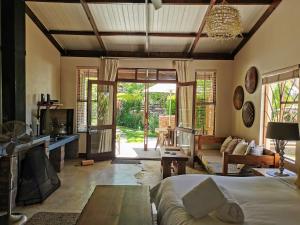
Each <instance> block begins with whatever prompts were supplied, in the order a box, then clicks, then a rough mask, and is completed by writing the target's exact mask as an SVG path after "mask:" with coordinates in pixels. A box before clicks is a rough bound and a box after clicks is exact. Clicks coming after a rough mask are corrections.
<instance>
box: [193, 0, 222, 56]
mask: <svg viewBox="0 0 300 225" xmlns="http://www.w3.org/2000/svg"><path fill="white" fill-rule="evenodd" d="M215 4H216V0H211V1H210V5H209V7H208V8H207V10H206V12H205V15H204V17H203V19H202V21H201V25H200V27H199V30H198V32H197V35H196V37H195V39H194V41H193V43H192V46H191V48H190V50H189V51H188V54H193V52H194V50H195V48H196V46H197V44H198V41H199V39H200V37H201V34H202V32H203V30H204V27H205V24H206V19H207V17H208V15H209V14H210V11H211V10H212V8H213V7H214V5H215Z"/></svg>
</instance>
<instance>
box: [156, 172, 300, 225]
mask: <svg viewBox="0 0 300 225" xmlns="http://www.w3.org/2000/svg"><path fill="white" fill-rule="evenodd" d="M208 176H209V175H196V174H193V175H192V174H191V175H182V176H174V177H170V178H167V179H165V180H163V181H162V182H161V183H159V184H158V185H157V186H155V187H154V188H153V189H152V190H151V199H152V201H153V202H154V203H155V205H156V208H157V216H158V218H157V220H158V224H159V225H219V224H227V223H224V222H222V221H220V220H218V219H217V218H216V217H214V216H213V215H208V216H206V217H204V218H201V219H194V218H193V217H192V216H190V215H189V214H187V212H186V211H185V209H184V206H183V204H182V200H181V198H182V196H184V195H185V194H186V193H187V192H188V191H190V190H191V189H192V188H193V187H195V186H196V185H197V184H199V183H200V182H201V181H203V180H205V179H206V178H207V177H208ZM212 177H213V179H214V180H215V182H216V183H217V184H219V185H222V186H224V187H225V188H226V189H227V190H228V191H229V192H230V194H231V195H232V196H233V197H234V198H235V199H236V200H237V202H238V203H239V205H240V206H241V208H242V209H243V211H244V214H245V223H244V224H247V225H300V191H299V190H298V189H297V188H295V187H293V186H291V185H289V184H288V183H287V182H285V181H283V180H282V179H279V178H267V177H222V176H212ZM198 207H205V202H199V204H198Z"/></svg>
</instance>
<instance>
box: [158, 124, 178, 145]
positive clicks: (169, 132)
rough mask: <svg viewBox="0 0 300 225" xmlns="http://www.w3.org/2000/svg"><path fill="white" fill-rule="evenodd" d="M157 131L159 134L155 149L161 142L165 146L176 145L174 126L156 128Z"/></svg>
mask: <svg viewBox="0 0 300 225" xmlns="http://www.w3.org/2000/svg"><path fill="white" fill-rule="evenodd" d="M155 133H156V134H157V141H156V145H155V150H156V149H157V146H158V145H159V144H160V143H162V145H163V146H174V128H170V127H168V128H156V129H155Z"/></svg>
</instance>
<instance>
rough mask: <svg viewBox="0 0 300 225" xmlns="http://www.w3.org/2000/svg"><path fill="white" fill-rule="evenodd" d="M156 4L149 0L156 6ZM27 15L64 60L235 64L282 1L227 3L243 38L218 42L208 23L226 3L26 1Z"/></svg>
mask: <svg viewBox="0 0 300 225" xmlns="http://www.w3.org/2000/svg"><path fill="white" fill-rule="evenodd" d="M150 1H151V0H149V2H150ZM26 2H27V4H26V14H27V15H28V16H29V17H30V18H31V19H32V21H33V22H34V23H35V24H36V25H37V26H38V28H39V29H40V30H41V31H42V32H43V33H44V34H45V36H46V37H47V38H48V39H49V40H50V41H51V43H52V44H53V45H54V46H55V47H56V48H57V50H58V51H59V52H60V53H61V55H62V56H83V57H101V56H107V57H151V58H194V59H216V60H219V59H220V60H233V59H234V57H235V55H236V54H237V53H238V52H239V51H240V50H241V49H242V48H243V46H244V45H245V44H246V43H247V42H248V41H249V39H250V38H251V37H252V36H253V34H254V33H255V32H256V31H257V30H258V29H259V28H260V26H261V25H262V24H263V23H264V22H265V21H266V19H267V18H268V17H269V16H270V15H271V14H272V12H273V11H274V10H275V9H276V7H277V6H278V5H279V4H280V2H281V0H227V2H228V4H231V5H234V7H236V8H238V9H239V11H240V13H241V19H242V25H243V34H242V36H241V37H238V38H237V39H236V40H232V41H223V42H220V41H215V40H213V39H211V38H209V37H208V36H207V34H206V31H205V30H206V29H205V24H206V17H207V15H208V14H209V13H210V10H211V9H212V7H213V5H215V4H218V3H220V2H221V0H163V1H162V2H163V6H162V8H161V9H159V10H157V11H155V10H154V7H153V6H152V4H151V3H150V4H147V5H146V4H145V0H26Z"/></svg>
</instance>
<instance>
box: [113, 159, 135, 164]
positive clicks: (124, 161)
mask: <svg viewBox="0 0 300 225" xmlns="http://www.w3.org/2000/svg"><path fill="white" fill-rule="evenodd" d="M111 164H135V165H136V164H141V161H140V160H136V159H120V158H115V159H113V160H112V161H111Z"/></svg>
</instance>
